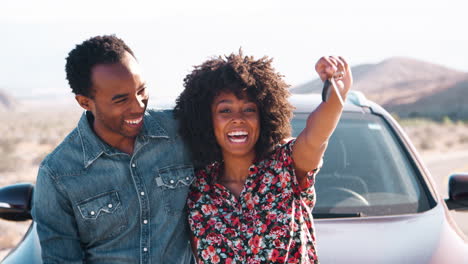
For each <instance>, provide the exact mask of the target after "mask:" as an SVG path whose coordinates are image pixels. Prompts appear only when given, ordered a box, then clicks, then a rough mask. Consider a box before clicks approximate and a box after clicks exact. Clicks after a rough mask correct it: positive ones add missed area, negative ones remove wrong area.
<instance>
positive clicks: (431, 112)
mask: <svg viewBox="0 0 468 264" xmlns="http://www.w3.org/2000/svg"><path fill="white" fill-rule="evenodd" d="M352 72H353V77H354V85H353V89H354V90H358V91H362V92H363V93H364V94H365V95H366V96H367V97H368V98H369V99H371V100H373V101H375V102H377V103H379V104H381V105H382V106H384V107H385V108H386V109H387V110H389V111H391V112H395V113H396V114H398V115H399V116H402V117H410V116H411V117H429V118H434V119H440V118H442V117H444V116H448V117H450V118H453V119H468V73H464V72H460V71H456V70H453V69H449V68H446V67H443V66H440V65H436V64H432V63H428V62H424V61H419V60H415V59H411V58H404V57H394V58H390V59H387V60H384V61H382V62H380V63H377V64H363V65H358V66H355V67H353V68H352ZM321 89H322V82H321V81H320V80H319V79H316V80H313V81H310V82H308V83H305V84H303V85H300V86H296V87H293V88H292V89H291V91H292V92H293V93H311V92H315V93H318V92H320V91H321Z"/></svg>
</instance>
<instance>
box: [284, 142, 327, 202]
mask: <svg viewBox="0 0 468 264" xmlns="http://www.w3.org/2000/svg"><path fill="white" fill-rule="evenodd" d="M295 143H296V139H292V140H290V141H289V142H287V143H286V144H284V145H283V146H281V147H279V151H277V156H276V157H275V158H276V159H278V160H279V161H281V162H282V163H283V166H285V167H287V168H289V169H290V171H291V175H292V176H293V178H294V179H292V180H293V183H294V186H296V187H297V188H298V190H297V191H298V192H306V193H308V192H310V191H311V190H309V189H311V188H312V187H314V184H315V175H317V173H318V171H319V170H320V168H321V167H322V164H323V158H322V160H321V161H320V164H319V166H318V167H317V168H315V169H313V170H311V171H309V172H307V175H306V182H307V185H306V187H305V188H300V187H299V184H298V181H297V178H296V173H295V171H294V160H293V158H292V149H293V146H294V144H295ZM295 191H296V190H295Z"/></svg>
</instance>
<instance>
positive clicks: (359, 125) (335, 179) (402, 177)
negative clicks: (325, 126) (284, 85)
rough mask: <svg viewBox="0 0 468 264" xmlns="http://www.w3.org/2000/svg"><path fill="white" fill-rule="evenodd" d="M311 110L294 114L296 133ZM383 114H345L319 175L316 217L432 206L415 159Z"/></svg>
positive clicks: (404, 211) (402, 211) (411, 210)
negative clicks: (411, 156)
mask: <svg viewBox="0 0 468 264" xmlns="http://www.w3.org/2000/svg"><path fill="white" fill-rule="evenodd" d="M307 116H308V114H305V113H304V114H302V113H296V114H295V116H294V118H293V120H292V128H293V136H295V137H296V136H297V134H298V133H299V132H300V131H302V129H303V128H304V126H305V119H306V118H307ZM399 142H400V141H399V140H397V135H396V134H395V133H393V131H392V130H391V129H389V127H388V125H387V123H386V122H385V121H384V120H383V119H382V117H381V116H377V115H372V114H369V113H343V116H342V118H341V120H340V122H339V124H338V126H337V128H336V130H335V132H334V133H333V135H332V137H331V138H330V141H329V144H328V148H327V150H326V152H325V155H324V164H323V167H322V169H321V170H320V172H319V173H318V174H317V178H316V184H315V191H316V194H317V203H316V206H315V208H314V215H316V217H333V216H334V215H342V216H377V215H395V214H408V213H417V212H422V211H425V210H428V209H429V208H430V204H429V200H428V197H427V196H426V192H425V191H424V188H423V187H422V183H421V182H420V180H419V179H420V178H419V177H417V175H416V172H415V169H414V167H413V166H412V163H411V162H410V161H409V158H410V157H408V156H407V155H406V152H405V151H403V149H402V146H401V145H400V143H399Z"/></svg>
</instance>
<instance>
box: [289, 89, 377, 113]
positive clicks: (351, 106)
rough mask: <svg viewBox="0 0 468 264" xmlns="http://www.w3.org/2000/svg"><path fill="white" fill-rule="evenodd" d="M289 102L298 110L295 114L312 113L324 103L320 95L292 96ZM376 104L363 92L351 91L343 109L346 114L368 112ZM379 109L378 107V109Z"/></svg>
mask: <svg viewBox="0 0 468 264" xmlns="http://www.w3.org/2000/svg"><path fill="white" fill-rule="evenodd" d="M289 102H290V103H291V104H292V105H293V106H294V107H295V108H296V109H295V110H294V112H295V113H310V112H312V111H313V110H315V108H317V106H318V105H319V104H320V103H321V102H322V96H321V94H318V93H309V94H292V95H291V96H290V97H289ZM375 106H376V105H375V103H373V102H371V101H369V100H368V99H367V98H366V97H365V96H364V94H363V93H362V92H359V91H350V92H349V93H348V96H347V98H346V101H345V105H344V108H343V111H344V112H359V113H362V112H368V110H369V109H370V108H373V109H372V110H374V108H376V107H375ZM377 108H378V107H377Z"/></svg>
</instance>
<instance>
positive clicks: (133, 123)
mask: <svg viewBox="0 0 468 264" xmlns="http://www.w3.org/2000/svg"><path fill="white" fill-rule="evenodd" d="M141 120H143V117H140V118H138V119H132V120H125V122H126V123H128V124H132V125H136V124H138V123H140V122H141Z"/></svg>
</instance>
